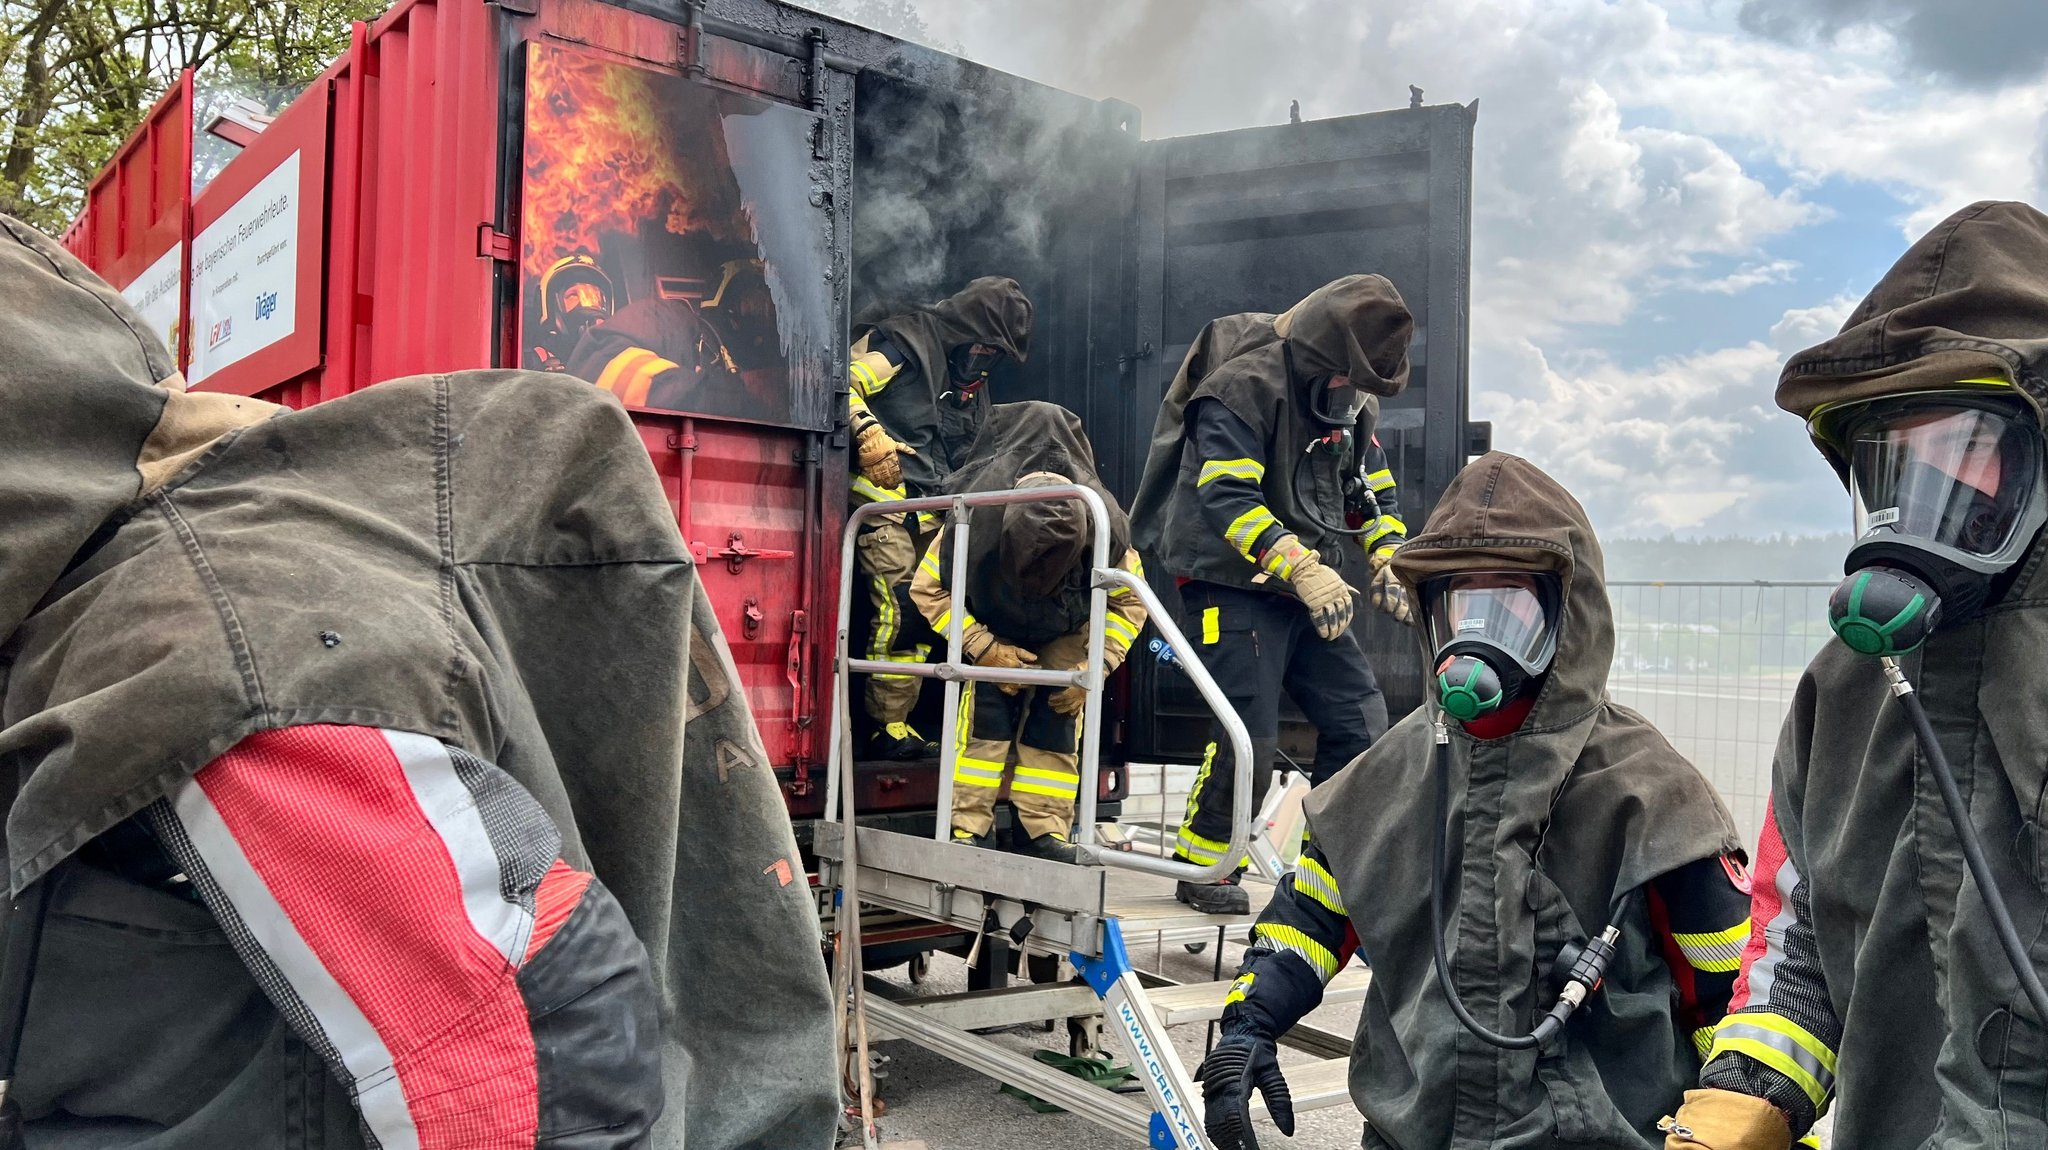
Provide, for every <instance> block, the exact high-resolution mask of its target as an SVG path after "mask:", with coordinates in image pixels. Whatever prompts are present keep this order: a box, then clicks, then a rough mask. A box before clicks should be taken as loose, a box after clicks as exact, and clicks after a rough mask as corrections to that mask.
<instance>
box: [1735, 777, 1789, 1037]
mask: <svg viewBox="0 0 2048 1150" xmlns="http://www.w3.org/2000/svg"><path fill="white" fill-rule="evenodd" d="M1785 858H1786V852H1785V840H1784V838H1783V837H1781V836H1780V835H1779V833H1778V815H1777V812H1776V811H1775V810H1774V809H1773V808H1772V805H1771V804H1770V803H1765V804H1764V829H1763V831H1762V832H1761V833H1760V834H1758V835H1757V841H1756V866H1755V868H1754V869H1752V870H1751V871H1750V882H1749V924H1750V925H1749V942H1748V943H1747V944H1746V945H1744V946H1743V948H1742V973H1741V974H1738V975H1736V976H1735V993H1734V995H1733V996H1732V997H1731V998H1730V999H1729V1000H1728V1012H1729V1013H1730V1014H1733V1013H1735V1012H1736V1011H1738V1010H1741V1009H1742V1008H1743V1007H1746V1006H1748V1005H1749V974H1750V971H1751V970H1753V969H1755V967H1756V964H1757V962H1758V961H1759V960H1761V959H1763V958H1765V957H1766V956H1767V955H1768V954H1769V953H1770V950H1771V942H1770V926H1771V924H1772V923H1774V922H1776V921H1777V919H1778V916H1779V915H1780V914H1782V913H1784V910H1785V900H1784V896H1783V894H1781V893H1780V892H1779V890H1778V871H1779V870H1780V869H1782V868H1783V867H1784V865H1785Z"/></svg>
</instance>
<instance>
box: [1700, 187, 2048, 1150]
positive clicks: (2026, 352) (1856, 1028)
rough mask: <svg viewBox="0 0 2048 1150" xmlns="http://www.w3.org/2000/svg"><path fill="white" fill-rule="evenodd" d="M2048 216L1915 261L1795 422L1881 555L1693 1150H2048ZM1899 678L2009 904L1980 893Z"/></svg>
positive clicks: (1807, 688) (1992, 893) (1801, 364)
mask: <svg viewBox="0 0 2048 1150" xmlns="http://www.w3.org/2000/svg"><path fill="white" fill-rule="evenodd" d="M2044 269H2048V216H2043V215H2042V214H2041V213H2040V212H2038V211H2036V210H2034V209H2033V208H2031V207H2028V206H2026V205H2024V204H2016V203H1978V204H1972V205H1971V206H1969V207H1967V208H1964V209H1963V210H1962V211H1960V212H1957V213H1956V214H1955V215H1953V216H1951V217H1949V218H1948V219H1947V220H1945V221H1943V222H1942V223H1941V224H1940V225H1939V226H1937V227H1936V228H1935V229H1934V230H1933V231H1932V232H1930V233H1928V234H1927V235H1926V236H1924V237H1922V238H1921V239H1920V241H1919V242H1917V243H1915V244H1914V245H1913V246H1912V247H1911V248H1909V249H1908V250H1907V252H1906V254H1905V255H1904V256H1902V257H1901V258H1900V259H1899V262H1898V263H1897V264H1895V265H1893V267H1892V269H1891V270H1890V271H1889V272H1887V273H1886V274H1885V276H1884V278H1883V279H1881V280H1880V281H1878V284H1877V286H1876V287H1875V288H1873V289H1872V290H1871V292H1870V295H1869V296H1868V297H1866V298H1865V299H1864V300H1863V302H1862V303H1861V304H1860V305H1859V306H1858V307H1857V309H1856V310H1855V311H1854V312H1852V313H1851V314H1850V316H1849V319H1848V321H1847V322H1846V323H1845V324H1844V325H1843V326H1842V330H1841V331H1840V333H1839V334H1837V335H1836V336H1835V337H1834V338H1832V339H1830V340H1828V341H1826V342H1824V343H1822V344H1820V345H1819V346H1816V347H1813V348H1809V349H1807V350H1806V351H1803V352H1800V353H1799V354H1797V355H1795V356H1793V357H1792V358H1791V360H1789V361H1788V362H1787V363H1786V365H1785V369H1784V372H1783V374H1782V375H1781V376H1780V378H1779V382H1778V393H1777V399H1778V405H1779V406H1780V407H1783V408H1785V409H1786V410H1787V411H1790V412H1792V413H1793V414H1795V415H1798V416H1799V417H1801V418H1802V419H1805V420H1806V421H1807V426H1808V429H1809V431H1810V432H1811V434H1812V436H1813V439H1814V442H1815V444H1816V446H1818V447H1819V448H1820V450H1821V452H1822V454H1823V455H1824V456H1825V457H1826V459H1827V460H1828V462H1829V463H1830V464H1831V465H1832V466H1833V467H1834V468H1835V470H1836V471H1837V473H1838V474H1840V476H1841V477H1842V479H1843V481H1844V485H1845V486H1846V487H1847V488H1848V490H1849V496H1850V499H1849V502H1850V504H1851V508H1852V510H1853V515H1854V520H1853V521H1854V523H1855V527H1856V535H1857V539H1856V542H1855V544H1854V545H1853V546H1852V547H1851V549H1850V551H1849V553H1848V556H1847V559H1846V562H1845V564H1844V567H1845V572H1846V575H1847V578H1845V579H1844V580H1843V582H1842V585H1841V587H1840V588H1838V590H1837V591H1836V593H1835V595H1834V597H1833V599H1832V601H1831V603H1830V614H1831V620H1830V621H1831V622H1832V623H1833V624H1834V627H1835V630H1836V633H1837V634H1838V636H1839V637H1840V638H1841V640H1842V641H1841V642H1839V643H1830V644H1828V646H1827V647H1826V648H1824V649H1823V650H1822V651H1821V653H1820V654H1819V655H1817V656H1816V657H1815V658H1814V660H1813V663H1812V664H1811V665H1810V666H1809V667H1808V668H1807V670H1806V675H1805V677H1804V678H1803V679H1802V680H1801V682H1800V684H1799V689H1798V691H1797V693H1796V694H1795V695H1794V697H1793V705H1792V711H1791V713H1790V714H1789V715H1788V716H1787V717H1786V720H1785V726H1784V729H1783V731H1782V733H1781V734H1780V736H1779V740H1778V751H1777V757H1776V759H1775V761H1774V762H1773V764H1772V780H1771V800H1770V806H1769V808H1768V810H1767V813H1766V817H1765V822H1764V829H1763V835H1762V839H1761V841H1760V842H1759V843H1758V846H1757V876H1756V877H1757V882H1756V888H1755V906H1754V908H1753V913H1752V916H1751V917H1752V918H1753V919H1754V920H1755V922H1756V930H1755V933H1754V934H1753V935H1752V937H1751V938H1750V940H1749V944H1748V947H1747V948H1746V949H1745V951H1744V952H1743V968H1742V976H1741V980H1740V981H1739V982H1738V983H1737V985H1736V1000H1737V1010H1736V1012H1735V1013H1733V1014H1731V1015H1730V1016H1729V1017H1728V1020H1727V1021H1726V1022H1725V1023H1723V1025H1722V1027H1721V1029H1720V1031H1719V1032H1718V1033H1717V1035H1716V1037H1715V1041H1714V1046H1713V1055H1714V1056H1713V1059H1712V1061H1710V1062H1709V1063H1708V1064H1707V1067H1706V1070H1705V1071H1704V1073H1703V1074H1702V1075H1701V1077H1700V1085H1701V1086H1702V1088H1703V1089H1701V1090H1699V1091H1696V1092H1694V1093H1693V1094H1691V1095H1689V1096H1688V1099H1687V1102H1686V1104H1685V1107H1684V1108H1683V1109H1681V1110H1679V1111H1678V1112H1677V1114H1676V1115H1675V1116H1674V1119H1673V1121H1672V1122H1671V1123H1670V1127H1671V1137H1670V1139H1669V1142H1668V1143H1667V1145H1669V1146H1671V1147H1674V1148H1698V1147H1708V1148H1711V1150H1755V1148H1762V1147H1770V1148H1773V1150H1777V1148H1782V1147H1784V1146H1786V1145H1787V1144H1788V1142H1789V1141H1790V1140H1792V1139H1795V1138H1798V1137H1800V1136H1802V1135H1804V1134H1806V1133H1807V1131H1808V1129H1809V1128H1810V1127H1811V1126H1812V1125H1813V1123H1814V1121H1815V1119H1816V1117H1818V1116H1819V1115H1820V1114H1821V1113H1822V1112H1824V1111H1825V1110H1826V1109H1827V1108H1828V1107H1829V1105H1830V1103H1831V1102H1832V1101H1833V1100H1834V1099H1836V1098H1838V1097H1839V1098H1840V1100H1841V1106H1840V1109H1839V1112H1838V1113H1837V1115H1836V1117H1835V1123H1834V1133H1833V1141H1834V1144H1835V1145H1838V1146H1853V1147H1856V1150H1890V1148H1893V1147H1898V1148H1905V1147H1920V1146H1940V1147H1944V1148H1957V1147H1989V1146H1999V1147H2005V1146H2041V1145H2048V1113H2044V1107H2048V1031H2044V1029H2043V1025H2042V1020H2041V1018H2039V1017H2038V1016H2037V1015H2036V1013H2035V1011H2034V1008H2033V1007H2032V1006H2031V1005H2029V1003H2028V1001H2027V998H2026V996H2025V995H2023V994H2022V992H2021V986H2020V979H2019V975H2018V974H2017V973H2016V965H2015V961H2013V960H2010V959H2009V958H2008V956H2007V954H2006V953H2005V952H2004V951H2003V950H2002V948H2001V945H2000V940H1999V938H1998V937H1997V933H1996V929H1997V928H1996V926H1995V925H1994V924H1995V921H1996V915H1997V914H1998V908H1999V907H2001V906H2002V907H2003V909H2004V913H2005V914H2006V915H2007V916H2009V919H2010V922H2011V923H2013V924H2015V925H2016V927H2017V936H2018V941H2019V943H2020V949H2021V950H2022V951H2023V953H2022V954H2021V955H2020V956H2016V957H2017V961H2018V962H2019V963H2022V964H2025V965H2030V966H2031V968H2032V970H2033V971H2034V972H2035V974H2036V977H2039V976H2041V975H2048V941H2043V939H2044V933H2043V924H2044V923H2048V825H2044V817H2043V813H2042V812H2043V805H2042V804H2043V799H2042V796H2043V794H2044V791H2048V679H2044V667H2048V661H2044V656H2048V573H2044V572H2043V570H2042V567H2043V547H2042V544H2041V542H2040V528H2041V524H2042V522H2043V520H2044V518H2048V508H2044V499H2043V491H2044V480H2043V472H2042V456H2043V447H2042V432H2041V425H2042V411H2043V409H2044V405H2048V270H2044ZM1881 656H1884V657H1891V658H1895V659H1896V660H1897V663H1898V665H1899V668H1900V670H1901V671H1902V672H1903V674H1904V676H1905V679H1906V680H1907V681H1908V682H1909V683H1910V686H1911V688H1912V689H1913V691H1914V693H1915V695H1916V696H1917V698H1918V700H1919V702H1920V705H1921V707H1923V708H1924V710H1925V713H1926V715H1927V717H1928V719H1929V721H1930V726H1931V733H1932V735H1933V737H1934V739H1935V740H1937V744H1938V747H1939V749H1940V751H1941V752H1942V755H1943V757H1945V758H1946V759H1947V761H1948V763H1949V764H1951V770H1952V772H1953V774H1954V775H1955V776H1956V777H1957V790H1958V791H1959V795H1960V797H1961V799H1962V802H1961V804H1960V806H1961V807H1962V808H1964V810H1965V812H1966V823H1967V825H1968V826H1969V827H1971V828H1973V829H1974V831H1975V836H1974V837H1975V838H1977V840H1978V841H1979V843H1980V845H1981V861H1982V862H1984V863H1986V864H1987V865H1988V874H1987V876H1986V877H1987V878H1989V879H1990V880H1991V882H1990V885H1991V887H1993V888H1995V889H1989V890H1987V889H1986V886H1985V884H1983V883H1980V882H1979V881H1978V880H1977V879H1976V878H1975V877H1974V876H1973V875H1972V874H1971V873H1970V871H1969V868H1968V867H1967V866H1966V860H1965V857H1964V853H1963V851H1964V848H1963V836H1962V834H1961V832H1960V831H1959V830H1958V827H1957V824H1956V822H1955V821H1954V820H1952V819H1951V818H1950V816H1949V814H1948V813H1947V809H1946V804H1945V802H1944V801H1943V798H1942V795H1941V788H1940V786H1939V780H1938V778H1937V774H1936V769H1935V767H1934V764H1933V763H1932V761H1931V759H1930V756H1929V755H1928V754H1927V753H1926V752H1925V751H1923V750H1922V749H1921V748H1920V746H1919V744H1918V743H1917V741H1916V738H1915V732H1914V730H1913V728H1912V726H1911V725H1909V719H1908V715H1907V713H1906V708H1905V704H1904V702H1903V700H1902V699H1901V698H1899V697H1897V696H1896V695H1895V694H1894V689H1893V686H1892V685H1891V684H1890V683H1888V682H1887V678H1886V672H1885V669H1884V667H1883V665H1882V664H1881V663H1880V662H1879V658H1880V657H1881Z"/></svg>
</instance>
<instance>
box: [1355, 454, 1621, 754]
mask: <svg viewBox="0 0 2048 1150" xmlns="http://www.w3.org/2000/svg"><path fill="white" fill-rule="evenodd" d="M1470 571H1548V572H1551V573H1553V574H1555V575H1556V576H1557V577H1558V581H1559V583H1560V584H1562V588H1563V598H1564V612H1563V615H1562V617H1561V618H1560V619H1559V620H1558V627H1557V630H1558V634H1557V654H1556V656H1555V657H1554V658H1553V659H1552V660H1551V664H1550V672H1549V675H1548V678H1547V680H1546V682H1545V685H1544V688H1543V693H1542V694H1541V695H1539V696H1537V699H1536V706H1535V708H1534V709H1533V710H1532V711H1531V712H1530V715H1529V718H1528V720H1527V724H1526V725H1528V726H1530V727H1549V726H1555V725H1556V724H1558V723H1564V722H1570V721H1572V720H1573V719H1575V718H1577V717H1578V716H1581V715H1584V714H1585V713H1587V712H1588V711H1590V710H1592V709H1593V708H1594V707H1595V706H1596V705H1598V704H1599V703H1600V701H1601V700H1602V699H1603V698H1604V697H1605V696H1606V693H1607V668H1608V665H1609V664H1610V663H1611V662H1613V659H1614V617H1613V612H1612V609H1611V608H1610V607H1609V605H1608V600H1607V585H1606V575H1605V571H1604V566H1603V561H1602V559H1601V555H1600V541H1599V540H1598V539H1596V538H1595V537H1594V535H1593V525H1592V522H1591V521H1590V520H1589V519H1587V518H1586V512H1585V509H1584V508H1582V507H1580V506H1579V502H1578V500H1576V499H1573V498H1572V496H1571V493H1570V492H1568V491H1566V490H1565V489H1564V488H1563V487H1562V486H1560V485H1559V484H1558V482H1557V481H1556V480H1554V479H1552V478H1551V477H1550V476H1548V475H1545V474H1544V473H1543V472H1542V471H1539V470H1538V469H1537V468H1536V466H1535V465H1534V464H1532V463H1530V462H1529V461H1528V460H1526V459H1522V458H1519V457H1517V456H1513V455H1508V454H1506V453H1504V452H1499V451H1495V452H1490V453H1488V454H1487V455H1485V456H1482V457H1481V458H1479V459H1477V460H1474V461H1473V462H1472V463H1471V465H1469V466H1467V467H1466V468H1465V470H1463V471H1461V472H1459V473H1458V475H1457V477H1456V478H1454V479H1452V480H1451V484H1450V486H1449V487H1447V488H1445V489H1444V494H1443V498H1441V499H1439V500H1438V501H1437V505H1436V510H1435V511H1433V512H1431V513H1430V516H1429V522H1428V523H1427V524H1426V525H1425V526H1424V527H1423V529H1422V534H1420V535H1417V536H1415V537H1414V538H1413V539H1410V540H1409V541H1408V543H1407V544H1406V545H1405V546H1403V547H1402V548H1401V549H1400V550H1399V551H1397V552H1395V553H1394V575H1395V577H1396V578H1398V579H1400V580H1401V582H1402V583H1404V584H1406V585H1407V587H1408V590H1409V593H1410V594H1413V595H1416V596H1418V597H1419V596H1420V594H1421V586H1422V584H1423V582H1425V581H1426V580H1429V579H1433V578H1436V577H1438V576H1441V575H1455V574H1459V573H1461V572H1470ZM1418 601H1419V598H1418ZM1427 654H1428V653H1427V652H1425V657H1426V656H1427Z"/></svg>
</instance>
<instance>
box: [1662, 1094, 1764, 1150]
mask: <svg viewBox="0 0 2048 1150" xmlns="http://www.w3.org/2000/svg"><path fill="white" fill-rule="evenodd" d="M1657 1129H1659V1130H1661V1131H1663V1132H1664V1150H1791V1146H1792V1128H1791V1126H1790V1125H1788V1124H1787V1123H1786V1121H1785V1112H1784V1111H1782V1110H1780V1109H1778V1108H1777V1107H1775V1106H1773V1105H1771V1104H1770V1103H1768V1102H1766V1101H1764V1100H1763V1099H1761V1098H1752V1097H1750V1096H1749V1095H1747V1094H1737V1093H1736V1092H1735V1091H1733V1090H1688V1091H1686V1092H1685V1105H1683V1106H1680V1107H1679V1108H1678V1114H1677V1115H1676V1116H1675V1117H1671V1118H1666V1119H1664V1120H1663V1121H1661V1122H1659V1123H1657Z"/></svg>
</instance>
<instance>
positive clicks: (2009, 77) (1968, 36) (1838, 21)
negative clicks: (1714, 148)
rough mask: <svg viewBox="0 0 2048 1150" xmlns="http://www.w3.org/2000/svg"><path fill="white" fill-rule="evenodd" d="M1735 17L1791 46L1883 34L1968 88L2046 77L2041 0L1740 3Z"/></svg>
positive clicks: (2047, 48) (2046, 33)
mask: <svg viewBox="0 0 2048 1150" xmlns="http://www.w3.org/2000/svg"><path fill="white" fill-rule="evenodd" d="M1738 18H1739V19H1740V21H1741V23H1742V26H1743V27H1744V28H1746V29H1748V30H1749V31H1751V32H1755V33H1757V34H1759V35H1763V36H1769V37H1771V38H1773V39H1777V40H1784V41H1788V42H1794V43H1797V42H1816V41H1817V42H1823V43H1825V42H1827V41H1830V40H1832V39H1833V38H1834V37H1835V36H1837V35H1839V34H1840V33H1842V32H1844V31H1847V30H1849V29H1851V28H1856V27H1878V28H1883V29H1885V30H1887V31H1889V32H1890V33H1892V35H1894V36H1895V37H1897V38H1898V41H1899V44H1900V46H1901V47H1902V48H1903V49H1904V50H1905V53H1906V60H1907V62H1908V63H1909V64H1911V65H1912V66H1913V67H1914V68H1916V69H1918V70H1920V71H1923V72H1927V73H1931V74H1933V75H1937V76H1940V77H1942V78H1944V79H1946V80H1949V81H1951V82H1953V83H1955V84H1958V85H1960V86H1963V87H1967V88H1998V87H2001V86H2003V85H2005V84H2009V83H2013V82H2016V81H2021V80H2029V79H2032V78H2033V77H2035V76H2038V75H2040V74H2041V73H2042V72H2044V71H2048V3H2044V2H2043V0H1743V4H1742V10H1741V13H1740V15H1739V17H1738Z"/></svg>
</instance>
